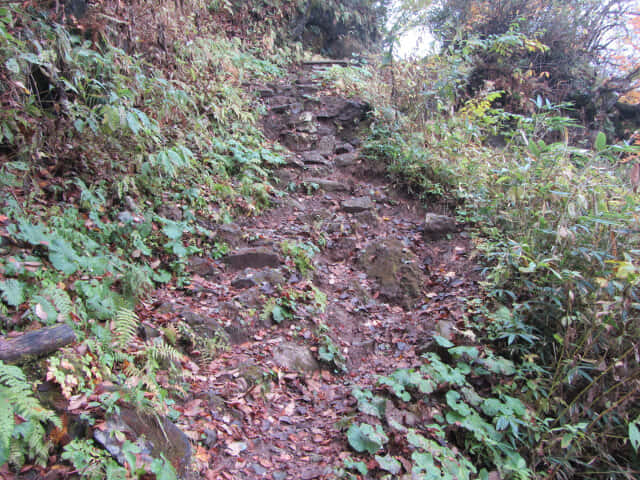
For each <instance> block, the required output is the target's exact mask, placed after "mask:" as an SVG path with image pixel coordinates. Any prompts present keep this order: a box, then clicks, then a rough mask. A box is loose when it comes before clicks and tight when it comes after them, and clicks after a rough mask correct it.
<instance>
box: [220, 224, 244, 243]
mask: <svg viewBox="0 0 640 480" xmlns="http://www.w3.org/2000/svg"><path fill="white" fill-rule="evenodd" d="M216 238H217V239H218V240H219V241H222V242H225V243H227V244H228V245H230V246H232V247H235V246H238V245H239V244H240V243H241V242H242V230H241V229H240V227H239V226H238V225H236V224H235V223H226V224H223V225H220V226H219V227H218V228H217V230H216Z"/></svg>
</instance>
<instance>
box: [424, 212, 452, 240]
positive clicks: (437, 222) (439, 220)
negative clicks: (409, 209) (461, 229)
mask: <svg viewBox="0 0 640 480" xmlns="http://www.w3.org/2000/svg"><path fill="white" fill-rule="evenodd" d="M457 230H458V226H457V225H456V220H455V218H453V217H448V216H446V215H438V214H437V213H427V214H426V215H425V218H424V226H423V227H422V234H423V236H424V237H425V239H427V240H438V239H440V238H442V237H444V236H445V235H447V234H449V233H454V232H456V231H457Z"/></svg>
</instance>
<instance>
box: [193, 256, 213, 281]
mask: <svg viewBox="0 0 640 480" xmlns="http://www.w3.org/2000/svg"><path fill="white" fill-rule="evenodd" d="M188 270H189V271H190V272H192V273H195V274H196V275H200V276H201V277H203V278H207V279H213V278H216V277H217V275H218V268H217V267H216V265H215V264H214V263H213V261H211V259H208V258H203V257H191V258H189V263H188Z"/></svg>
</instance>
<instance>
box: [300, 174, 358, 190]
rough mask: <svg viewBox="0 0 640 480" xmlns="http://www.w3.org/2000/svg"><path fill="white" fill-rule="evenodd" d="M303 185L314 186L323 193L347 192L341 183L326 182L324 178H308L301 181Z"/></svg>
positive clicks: (346, 188) (345, 186) (347, 188)
mask: <svg viewBox="0 0 640 480" xmlns="http://www.w3.org/2000/svg"><path fill="white" fill-rule="evenodd" d="M302 183H304V184H305V185H310V184H316V185H318V188H320V189H322V190H324V191H325V192H347V191H349V187H348V186H347V185H345V184H344V183H341V182H336V181H335V180H328V179H326V178H316V177H309V178H306V179H305V180H303V182H302Z"/></svg>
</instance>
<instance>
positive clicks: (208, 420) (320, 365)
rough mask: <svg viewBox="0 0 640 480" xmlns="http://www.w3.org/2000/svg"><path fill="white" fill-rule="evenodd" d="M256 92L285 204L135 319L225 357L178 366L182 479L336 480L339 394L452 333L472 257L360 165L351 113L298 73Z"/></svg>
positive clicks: (235, 230) (247, 224)
mask: <svg viewBox="0 0 640 480" xmlns="http://www.w3.org/2000/svg"><path fill="white" fill-rule="evenodd" d="M255 89H256V91H257V92H258V94H259V95H260V96H261V97H262V100H263V102H264V103H265V104H266V107H267V111H268V113H267V115H266V116H265V117H264V119H263V122H264V130H265V132H266V134H267V135H268V136H269V137H270V138H271V139H273V140H277V141H278V142H280V143H281V144H282V145H283V146H285V147H286V148H287V149H288V151H289V154H288V156H287V163H286V164H285V165H283V166H282V168H280V169H279V170H278V171H277V172H276V176H277V178H278V180H279V182H280V183H279V187H280V188H281V189H282V190H283V191H285V192H286V194H285V195H282V196H279V197H278V198H277V200H276V205H275V207H274V208H272V209H270V210H268V211H267V212H266V213H265V214H263V215H261V216H258V217H248V218H244V219H242V220H239V221H238V222H237V223H234V224H230V225H224V226H222V227H219V228H218V229H217V232H216V233H217V236H218V238H220V239H222V240H224V241H226V242H227V243H228V244H229V245H230V247H231V250H230V252H229V253H228V255H227V256H225V257H224V258H222V259H220V260H212V259H210V258H204V259H203V258H196V259H193V260H192V261H191V264H190V269H191V272H192V274H193V281H192V284H191V285H190V286H189V287H188V290H187V295H186V296H185V295H179V294H178V293H177V292H176V291H174V290H171V289H166V290H160V291H158V292H157V295H156V296H155V303H149V304H146V305H145V306H144V309H143V312H142V313H141V318H143V320H144V323H145V324H147V325H152V324H153V325H155V326H158V325H160V326H163V325H164V326H167V325H172V324H174V323H175V322H178V321H185V322H187V323H188V324H190V325H191V326H192V327H193V329H194V331H196V332H197V333H198V335H201V336H202V338H207V339H209V343H208V344H207V348H210V347H211V345H212V343H211V342H216V341H218V340H219V341H221V342H222V341H226V342H228V343H229V344H230V346H229V349H228V350H226V351H224V353H222V354H220V355H217V356H213V360H211V359H210V358H208V357H207V355H205V354H204V353H202V354H201V356H200V357H201V358H199V359H198V360H199V361H198V362H193V363H192V364H191V371H192V378H191V379H190V382H191V383H192V385H193V386H192V389H191V391H190V392H189V393H188V396H187V397H186V398H187V400H186V401H185V403H183V404H180V405H177V406H176V407H175V408H176V410H178V411H179V412H180V413H181V416H180V419H179V420H178V422H177V425H178V427H180V429H181V430H182V431H183V432H185V434H186V436H187V437H189V438H190V439H191V440H195V441H198V442H199V443H198V446H197V447H195V448H193V449H192V451H191V452H190V454H191V455H192V456H193V457H194V458H195V460H196V462H195V463H196V464H198V465H200V472H191V473H188V472H187V470H186V469H185V471H184V472H183V475H184V476H191V475H193V478H210V479H214V478H226V479H251V478H256V479H257V478H265V479H273V480H281V479H285V478H296V479H304V480H309V479H322V478H335V477H334V476H333V475H334V471H335V469H336V468H339V467H341V466H342V462H343V459H344V458H345V456H347V455H349V454H350V452H349V445H348V442H347V440H346V436H345V429H346V427H347V426H348V424H349V421H351V420H353V419H354V418H356V415H357V411H356V409H355V404H356V401H355V399H354V397H353V396H352V395H351V392H352V390H353V388H354V387H363V388H364V387H371V388H376V387H375V385H376V381H377V379H378V376H379V375H388V374H390V373H391V372H393V371H394V370H395V369H397V368H402V367H412V366H415V365H417V364H418V360H419V357H420V355H421V354H422V353H424V351H425V350H426V349H428V348H429V345H430V343H431V341H432V340H431V339H432V337H433V335H434V332H437V334H439V335H442V336H444V337H451V336H452V335H454V333H455V331H456V321H458V320H460V319H461V318H462V313H463V309H464V300H465V298H467V297H469V296H470V295H472V294H473V292H474V291H475V290H476V281H477V279H478V275H477V274H476V273H474V272H476V267H475V265H474V263H473V261H472V258H471V256H472V255H471V254H472V244H471V242H470V240H469V239H468V237H467V236H466V235H465V234H464V232H461V231H460V230H461V229H460V228H459V227H458V226H457V225H456V224H455V221H454V220H453V219H452V218H450V217H446V216H441V215H439V214H441V213H444V212H442V211H440V212H436V214H433V215H427V220H426V222H425V213H426V211H425V210H424V209H423V207H422V206H421V205H420V204H419V203H418V202H417V201H415V200H411V199H408V198H405V197H404V196H403V195H402V194H400V193H398V192H395V191H394V190H393V189H392V188H391V187H390V186H389V185H388V184H387V183H386V182H385V179H384V177H383V176H382V175H380V174H376V173H375V172H374V171H373V169H372V167H371V165H368V164H367V163H366V161H365V160H364V159H363V158H362V157H361V155H360V135H361V134H362V133H361V130H362V129H363V127H365V128H366V125H367V122H368V121H369V120H368V113H369V112H368V106H367V105H366V104H364V103H362V102H360V101H358V100H350V99H344V98H341V97H338V96H335V95H331V94H330V93H327V92H325V91H323V86H322V83H321V81H320V80H319V78H318V77H317V75H315V74H314V71H313V70H311V69H309V68H307V69H305V70H302V71H300V72H297V73H296V74H295V75H292V76H291V77H289V78H287V79H284V80H282V81H281V82H279V83H274V84H269V85H261V86H257V87H255ZM305 253H306V254H308V255H306V256H305ZM311 255H313V265H315V267H314V268H313V270H312V269H311V268H310V265H308V264H305V259H306V258H308V257H310V256H311ZM325 297H326V299H325ZM149 330H150V333H149V334H150V335H152V334H153V333H152V332H153V328H151V327H149ZM194 344H195V345H196V346H197V342H196V341H194ZM196 350H197V348H196ZM203 352H204V348H203ZM195 363H197V365H196V364H195ZM392 408H394V407H392V406H389V407H388V409H387V410H388V411H391V410H392ZM397 411H398V412H400V411H401V410H397ZM404 414H405V417H406V418H405V421H406V422H408V423H409V424H411V423H412V422H413V423H415V424H417V423H419V422H423V421H425V418H422V417H421V415H423V413H421V412H420V410H416V411H413V412H404ZM424 415H426V414H424ZM188 450H189V449H188V448H185V449H184V451H182V450H181V451H180V453H179V455H185V456H186V455H188V454H189V451H188ZM185 458H186V457H185Z"/></svg>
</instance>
